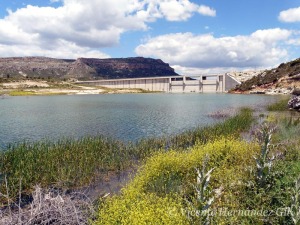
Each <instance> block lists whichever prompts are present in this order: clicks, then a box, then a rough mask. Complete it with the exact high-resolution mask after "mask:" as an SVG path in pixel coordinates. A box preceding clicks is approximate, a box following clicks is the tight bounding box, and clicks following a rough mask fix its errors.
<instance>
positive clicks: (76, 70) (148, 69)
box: [0, 57, 178, 80]
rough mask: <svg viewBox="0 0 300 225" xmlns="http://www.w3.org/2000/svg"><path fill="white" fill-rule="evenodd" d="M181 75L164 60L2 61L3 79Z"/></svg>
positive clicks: (42, 59) (34, 59) (24, 59)
mask: <svg viewBox="0 0 300 225" xmlns="http://www.w3.org/2000/svg"><path fill="white" fill-rule="evenodd" d="M172 75H178V74H177V73H175V71H174V69H173V68H171V67H170V66H169V64H167V63H164V62H163V61H162V60H160V59H152V58H143V57H131V58H109V59H96V58H79V59H77V60H73V59H53V58H47V57H11V58H0V77H2V78H21V79H24V78H41V79H51V78H56V79H72V78H73V79H80V80H90V79H117V78H138V77H159V76H172Z"/></svg>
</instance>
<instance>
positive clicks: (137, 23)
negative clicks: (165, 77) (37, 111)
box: [0, 0, 300, 75]
mask: <svg viewBox="0 0 300 225" xmlns="http://www.w3.org/2000/svg"><path fill="white" fill-rule="evenodd" d="M15 56H45V57H53V58H69V59H76V58H79V57H85V58H124V57H136V56H141V57H151V58H157V59H162V60H163V61H164V62H166V63H169V64H170V65H171V66H172V67H173V68H174V69H175V71H176V72H177V73H179V74H183V75H199V74H211V73H223V72H229V71H245V70H260V69H266V68H273V67H276V66H278V65H279V64H280V63H282V62H287V61H290V60H293V59H296V58H299V57H300V0H247V1H246V0H0V57H15Z"/></svg>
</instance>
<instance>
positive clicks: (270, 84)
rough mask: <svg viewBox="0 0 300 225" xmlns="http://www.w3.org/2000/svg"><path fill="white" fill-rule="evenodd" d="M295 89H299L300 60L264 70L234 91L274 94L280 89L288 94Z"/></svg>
mask: <svg viewBox="0 0 300 225" xmlns="http://www.w3.org/2000/svg"><path fill="white" fill-rule="evenodd" d="M296 87H300V58H299V59H296V60H293V61H291V62H287V63H282V64H280V65H279V66H278V67H277V68H274V69H271V70H266V71H264V72H262V73H260V74H258V75H257V76H254V77H252V78H251V79H249V80H247V81H245V82H243V83H241V85H239V86H238V87H236V88H235V90H234V91H240V92H245V91H251V90H252V91H261V92H272V91H273V92H274V91H275V92H276V90H277V91H278V90H279V91H280V89H281V90H286V92H288V91H291V90H292V89H294V88H296Z"/></svg>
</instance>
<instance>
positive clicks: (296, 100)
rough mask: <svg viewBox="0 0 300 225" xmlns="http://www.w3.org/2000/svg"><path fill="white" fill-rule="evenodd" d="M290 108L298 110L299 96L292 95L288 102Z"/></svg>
mask: <svg viewBox="0 0 300 225" xmlns="http://www.w3.org/2000/svg"><path fill="white" fill-rule="evenodd" d="M288 106H289V108H290V109H295V110H298V111H299V110H300V96H296V95H293V96H292V97H291V99H290V100H289V102H288Z"/></svg>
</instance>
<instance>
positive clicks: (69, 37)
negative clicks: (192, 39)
mask: <svg viewBox="0 0 300 225" xmlns="http://www.w3.org/2000/svg"><path fill="white" fill-rule="evenodd" d="M50 1H51V2H57V1H58V0H50ZM61 2H62V5H61V6H60V7H57V8H55V7H38V6H31V5H27V6H26V7H23V8H20V9H17V10H16V11H14V12H12V11H8V15H7V16H6V17H5V18H3V19H0V44H1V45H2V47H4V49H10V48H14V47H15V48H14V49H15V51H17V49H18V48H17V47H16V46H26V45H27V46H28V49H29V48H30V49H31V54H33V55H36V54H40V52H39V49H44V50H45V52H47V51H48V49H49V48H55V46H59V44H57V43H58V42H61V41H64V42H65V43H66V45H65V46H76V48H78V49H85V50H84V51H83V52H86V49H89V50H91V51H93V52H94V51H95V50H92V49H99V48H103V47H110V46H115V45H116V44H118V43H119V39H120V36H121V35H122V34H123V33H124V32H126V31H130V30H145V29H148V23H149V22H154V21H156V20H157V19H159V18H165V19H166V20H169V21H184V20H187V19H189V18H190V17H191V16H192V15H193V13H196V12H197V11H198V9H199V7H202V6H199V5H197V4H195V3H192V2H190V1H189V0H162V1H161V0H89V1H86V0H61ZM207 8H209V7H207ZM201 13H202V14H203V15H208V14H207V13H204V12H201ZM21 49H22V48H20V52H19V54H20V55H21V54H22V52H21ZM30 49H29V50H28V51H30ZM70 50H72V48H70ZM89 50H88V51H89ZM22 51H23V50H22ZM56 51H60V49H59V48H58V47H56ZM2 52H3V50H2ZM97 52H98V54H100V55H101V54H103V53H101V52H100V51H99V50H97ZM9 54H13V53H11V52H6V53H5V55H9Z"/></svg>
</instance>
